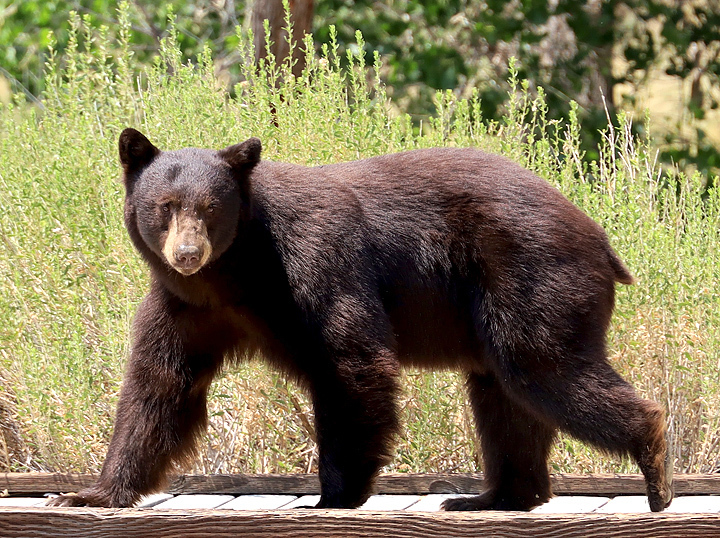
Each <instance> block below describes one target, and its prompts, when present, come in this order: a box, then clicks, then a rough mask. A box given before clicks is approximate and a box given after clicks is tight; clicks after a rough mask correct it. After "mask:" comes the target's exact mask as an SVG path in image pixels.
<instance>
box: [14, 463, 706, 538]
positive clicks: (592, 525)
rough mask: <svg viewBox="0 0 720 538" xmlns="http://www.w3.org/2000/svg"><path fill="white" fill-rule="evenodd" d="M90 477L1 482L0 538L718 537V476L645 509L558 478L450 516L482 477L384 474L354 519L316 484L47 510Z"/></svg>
mask: <svg viewBox="0 0 720 538" xmlns="http://www.w3.org/2000/svg"><path fill="white" fill-rule="evenodd" d="M92 481H93V477H90V476H86V475H59V474H36V473H18V474H12V473H11V474H5V475H2V474H0V494H2V493H3V492H5V496H4V497H0V537H2V538H16V537H29V536H38V537H45V536H48V537H50V536H55V537H60V538H63V537H78V538H83V537H85V536H115V535H120V536H124V537H128V538H135V537H141V536H142V537H146V536H150V537H152V538H166V537H189V538H196V537H210V536H220V537H226V536H227V537H230V536H243V537H272V538H285V537H309V536H318V537H341V536H342V537H361V536H362V537H383V538H387V537H390V536H392V537H400V538H405V537H407V538H410V537H418V538H420V537H422V538H425V537H438V538H439V537H447V538H454V537H460V536H498V537H504V538H505V537H506V538H510V537H513V536H528V537H538V538H546V537H551V536H552V537H557V538H564V537H567V538H571V537H591V538H592V537H601V536H602V537H605V536H612V537H614V538H626V537H627V538H630V537H635V536H643V537H658V538H664V537H668V538H671V537H672V538H677V537H683V536H687V537H710V536H720V475H680V476H676V478H675V494H676V498H675V500H674V502H673V504H672V506H671V507H670V508H669V509H668V510H666V511H665V512H663V513H662V514H652V513H650V512H649V509H648V505H647V499H646V498H645V496H644V495H643V492H644V482H643V480H642V477H640V476H638V475H582V476H578V475H556V476H554V477H553V490H554V491H555V494H556V495H557V496H556V497H554V498H553V499H551V500H550V501H549V502H548V503H546V504H544V505H542V506H540V507H538V508H536V509H535V510H533V511H532V512H529V513H513V512H476V513H473V512H443V511H440V510H439V508H440V504H441V502H442V501H443V500H444V499H446V498H447V497H449V496H455V495H459V494H472V493H476V492H478V491H480V490H481V489H482V477H481V475H437V474H434V475H405V474H397V475H383V476H381V477H380V479H379V480H378V482H377V486H376V491H377V494H376V495H374V496H372V497H371V498H370V499H369V500H368V501H367V503H366V504H365V505H364V506H362V507H361V508H360V509H358V510H314V509H306V508H298V507H304V506H312V505H313V504H314V503H316V502H317V498H318V496H317V495H318V493H319V483H318V480H317V477H316V476H315V475H283V476H279V475H215V476H182V477H179V478H178V479H176V480H175V481H174V482H173V483H172V485H171V486H170V488H169V489H168V492H167V493H162V494H158V495H152V496H149V497H147V498H145V499H143V500H142V502H141V503H140V505H139V506H138V507H137V508H133V509H101V508H48V507H45V506H43V505H44V502H45V500H46V499H45V498H44V497H43V495H44V494H46V493H59V492H67V491H77V490H78V489H80V488H81V487H83V486H84V485H86V484H89V483H91V482H92Z"/></svg>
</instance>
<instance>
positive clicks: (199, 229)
mask: <svg viewBox="0 0 720 538" xmlns="http://www.w3.org/2000/svg"><path fill="white" fill-rule="evenodd" d="M119 149H120V163H121V164H122V167H123V170H124V182H125V192H126V196H125V225H126V226H127V228H128V232H129V233H130V237H131V238H132V240H133V242H134V243H135V246H136V247H137V248H138V250H139V251H140V252H141V253H142V254H143V255H144V256H146V257H150V256H151V254H150V253H151V252H152V253H153V254H154V255H155V256H157V257H158V258H160V259H161V260H162V261H164V262H165V263H166V264H167V265H168V266H170V267H171V268H172V269H174V270H175V271H177V272H178V273H180V274H182V275H185V276H188V275H192V274H194V273H197V272H198V271H200V269H202V268H203V267H205V266H206V265H207V264H208V263H210V262H212V261H214V260H216V259H218V258H219V257H220V256H221V255H222V254H223V252H225V251H226V250H227V249H228V248H229V247H230V245H231V244H232V242H233V239H234V238H235V235H236V233H237V227H238V223H239V220H240V218H241V211H242V207H243V198H244V197H245V193H246V190H247V181H248V176H249V174H250V172H251V171H252V169H253V167H254V166H255V165H256V164H257V163H258V162H259V161H260V152H261V150H262V144H261V143H260V140H258V139H257V138H250V139H249V140H247V141H245V142H243V143H241V144H236V145H234V146H229V147H227V148H225V149H223V150H220V151H214V150H208V149H196V148H186V149H181V150H178V151H160V150H159V149H158V148H156V147H155V146H154V145H153V144H152V143H151V142H150V141H149V140H148V139H147V138H146V137H145V136H144V135H143V134H142V133H140V132H139V131H137V130H135V129H130V128H129V129H125V130H124V131H123V132H122V133H121V135H120V140H119Z"/></svg>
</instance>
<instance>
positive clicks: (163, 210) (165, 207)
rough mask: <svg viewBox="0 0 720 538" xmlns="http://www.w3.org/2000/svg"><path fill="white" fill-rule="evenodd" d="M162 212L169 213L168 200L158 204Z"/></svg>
mask: <svg viewBox="0 0 720 538" xmlns="http://www.w3.org/2000/svg"><path fill="white" fill-rule="evenodd" d="M160 208H161V209H162V212H163V213H170V202H165V203H164V204H162V205H161V206H160Z"/></svg>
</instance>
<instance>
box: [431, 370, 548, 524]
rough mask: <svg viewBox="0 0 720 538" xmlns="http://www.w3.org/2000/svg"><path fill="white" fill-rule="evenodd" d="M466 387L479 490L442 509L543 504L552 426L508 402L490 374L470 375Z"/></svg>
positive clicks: (499, 508) (518, 507)
mask: <svg viewBox="0 0 720 538" xmlns="http://www.w3.org/2000/svg"><path fill="white" fill-rule="evenodd" d="M467 385H468V391H469V395H470V402H471V404H472V407H473V412H474V414H475V422H476V427H477V430H478V434H479V436H480V443H481V446H482V456H483V463H484V472H485V491H484V492H483V493H482V494H481V495H478V496H476V497H459V498H455V499H448V500H446V501H445V502H444V503H443V508H444V509H445V510H530V509H531V508H533V507H535V506H538V505H540V504H542V503H544V502H545V501H547V500H548V499H549V498H550V496H551V490H550V476H549V474H548V468H547V458H548V455H549V451H550V447H551V444H552V441H553V438H554V436H555V430H554V428H551V427H549V426H547V425H546V424H543V423H542V422H540V421H538V420H537V419H536V418H535V417H533V416H531V415H530V414H528V413H527V412H526V411H525V410H524V409H523V408H522V407H520V406H519V405H517V404H515V403H514V402H512V401H511V400H510V399H509V398H508V396H507V395H506V394H505V393H504V392H503V390H502V387H501V386H500V383H499V382H498V381H497V379H496V378H495V376H494V375H493V374H483V375H481V374H476V373H471V374H470V375H469V376H468V380H467Z"/></svg>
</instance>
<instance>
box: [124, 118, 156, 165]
mask: <svg viewBox="0 0 720 538" xmlns="http://www.w3.org/2000/svg"><path fill="white" fill-rule="evenodd" d="M118 149H119V150H120V164H122V167H123V169H124V170H125V173H126V174H132V173H133V172H137V171H138V170H140V169H141V168H142V167H144V166H145V165H147V164H149V163H150V161H152V160H153V159H154V158H155V157H156V156H157V155H158V154H159V153H160V150H159V149H157V148H156V147H155V146H153V145H152V143H151V142H150V141H149V140H148V139H147V138H146V137H145V135H144V134H142V133H141V132H140V131H138V130H136V129H132V128H130V127H129V128H127V129H125V130H124V131H123V132H122V133H120V140H119V141H118Z"/></svg>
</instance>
